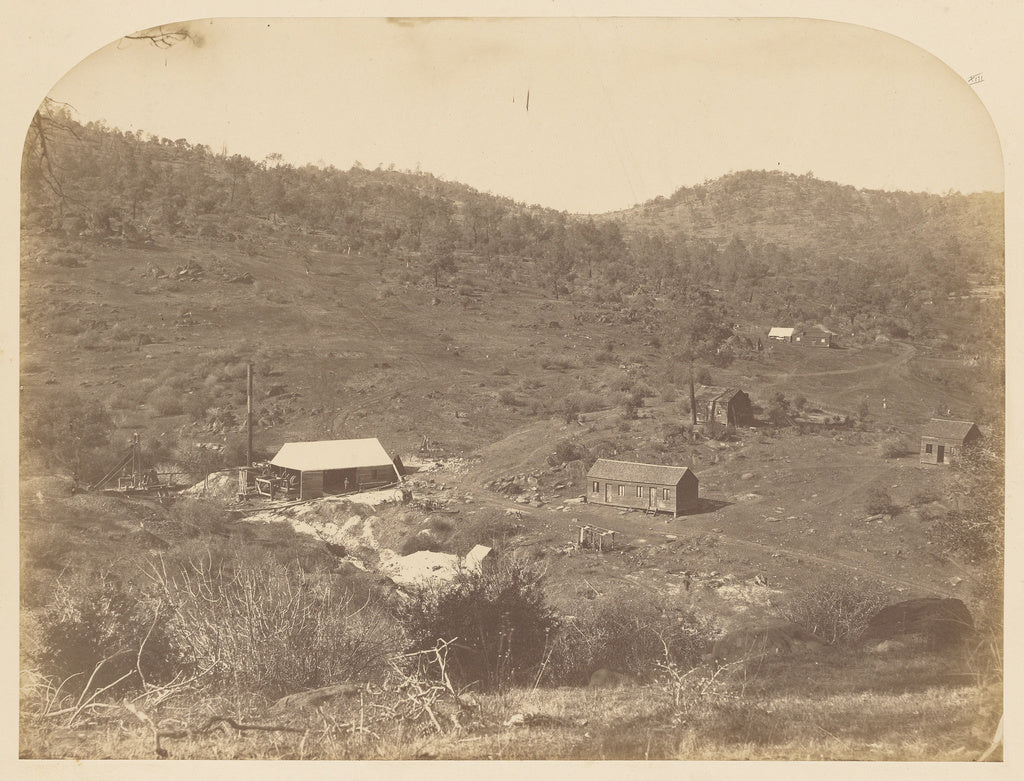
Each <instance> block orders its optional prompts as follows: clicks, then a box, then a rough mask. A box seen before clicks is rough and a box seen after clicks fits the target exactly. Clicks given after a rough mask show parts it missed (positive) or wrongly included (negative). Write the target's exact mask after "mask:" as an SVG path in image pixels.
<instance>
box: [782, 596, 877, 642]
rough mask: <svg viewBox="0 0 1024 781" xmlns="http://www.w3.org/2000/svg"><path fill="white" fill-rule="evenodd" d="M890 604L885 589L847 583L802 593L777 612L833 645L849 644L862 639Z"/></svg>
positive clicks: (786, 602)
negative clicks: (872, 618)
mask: <svg viewBox="0 0 1024 781" xmlns="http://www.w3.org/2000/svg"><path fill="white" fill-rule="evenodd" d="M887 602H888V600H887V598H886V596H885V594H884V592H883V591H882V590H881V588H879V587H877V586H873V585H866V584H861V583H854V582H852V581H846V580H832V581H829V582H827V583H824V584H821V585H818V586H815V587H814V588H809V589H806V590H803V591H799V592H797V593H795V594H793V595H792V596H790V597H789V598H788V599H787V601H785V602H784V603H781V604H777V605H776V606H775V607H776V610H777V611H778V613H779V615H780V616H782V617H783V618H785V619H786V620H787V621H792V622H793V623H794V624H798V625H800V626H801V627H803V628H804V629H806V630H807V631H809V632H811V633H812V634H814V635H816V636H818V637H820V638H821V639H822V640H824V641H825V642H826V643H828V644H829V645H848V644H851V643H855V642H856V641H857V640H859V639H860V637H861V635H862V634H863V633H864V630H865V629H866V628H867V625H868V622H869V620H870V619H871V617H872V616H873V615H874V614H875V613H877V612H878V611H879V610H880V609H881V608H883V607H884V606H885V605H886V603H887Z"/></svg>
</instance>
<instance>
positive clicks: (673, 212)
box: [22, 103, 1003, 334]
mask: <svg viewBox="0 0 1024 781" xmlns="http://www.w3.org/2000/svg"><path fill="white" fill-rule="evenodd" d="M23 193H24V195H23V202H22V218H23V226H24V228H25V229H27V230H30V231H41V232H44V233H49V234H55V235H58V236H63V237H65V238H73V239H75V240H79V239H82V238H94V239H98V240H111V239H115V240H121V241H128V242H139V243H154V244H160V243H167V242H173V241H174V240H175V239H176V238H201V239H206V240H210V241H215V242H230V243H232V244H233V245H234V246H236V247H239V248H241V249H243V250H244V251H246V252H251V253H252V254H258V253H259V252H260V249H261V247H265V246H267V245H268V244H274V245H275V246H284V247H288V248H290V249H294V250H295V251H296V253H297V254H299V255H301V254H302V253H304V252H309V251H328V252H336V253H339V252H340V253H357V254H361V255H365V256H369V257H374V258H378V259H380V261H381V263H382V264H383V265H382V267H383V266H387V265H389V264H390V265H391V266H392V267H393V268H395V269H402V270H403V273H405V272H408V271H409V270H410V269H411V270H413V272H415V274H417V275H418V276H419V277H420V278H423V279H426V280H430V281H432V282H433V284H434V286H437V285H439V284H442V283H450V282H451V280H452V279H453V278H454V275H456V274H457V271H458V269H459V268H460V266H464V265H465V264H467V263H469V262H471V263H473V264H475V265H482V266H483V267H484V268H486V269H488V271H489V272H493V274H494V276H495V277H496V278H501V279H504V280H508V281H509V282H510V284H513V285H514V286H517V287H520V288H522V287H523V286H524V285H525V286H526V287H528V288H529V289H530V290H531V291H534V292H539V293H540V294H542V295H545V296H550V297H553V298H559V297H564V296H571V297H574V298H580V299H591V300H594V301H601V302H621V301H622V300H623V299H624V298H626V297H629V296H636V295H638V294H639V295H650V296H655V297H668V298H669V299H679V300H683V299H685V297H686V296H687V295H689V294H690V293H692V292H693V291H694V289H704V290H708V289H711V290H715V291H718V292H717V295H720V296H722V297H723V298H725V299H727V303H729V304H730V305H731V310H732V314H733V316H734V317H735V318H737V319H751V318H757V319H759V320H765V319H780V320H785V321H787V322H796V323H799V322H815V323H827V324H829V326H830V327H833V328H840V327H847V328H850V329H852V328H853V327H854V326H855V325H856V324H857V322H858V319H859V318H860V319H863V318H865V317H868V318H873V319H874V320H876V321H877V320H878V319H879V318H883V319H884V320H885V321H886V323H887V325H885V327H886V328H888V329H889V330H894V331H895V332H896V333H904V332H906V333H912V334H913V333H917V334H923V333H926V332H929V333H930V332H934V330H935V329H933V328H931V326H930V325H929V323H930V321H931V320H932V319H934V317H935V316H937V315H936V314H935V313H934V312H932V311H930V310H929V309H928V307H933V306H934V303H935V302H936V301H938V300H946V299H948V298H949V297H951V296H952V297H962V296H965V295H966V294H967V293H968V292H969V291H970V289H971V287H972V285H975V286H976V285H978V284H982V283H990V284H1000V283H1001V281H1002V263H1003V230H1002V224H1003V198H1002V195H1001V194H995V193H981V194H972V195H961V194H956V193H950V194H947V195H943V196H939V195H931V194H926V193H905V192H882V191H869V190H857V189H855V188H853V187H849V186H842V185H839V184H836V183H834V182H823V181H820V180H818V179H815V178H814V177H813V176H811V175H810V174H805V175H803V176H796V175H793V174H785V173H777V172H764V171H761V172H758V171H745V172H740V173H730V174H728V175H726V176H723V177H721V178H719V179H717V180H714V181H708V182H705V183H704V184H701V185H698V186H696V187H689V188H685V187H684V188H681V189H679V190H678V191H676V192H675V193H674V194H673V195H672V196H670V197H668V198H656V199H654V200H653V201H649V202H647V203H645V204H643V205H640V206H637V207H634V208H631V209H628V210H625V211H620V212H615V213H611V214H606V215H590V216H587V215H569V214H566V213H564V212H558V211H555V210H553V209H547V208H543V207H541V206H537V205H525V204H522V203H516V202H514V201H512V200H511V199H508V198H503V197H500V196H494V195H491V194H487V193H481V192H479V191H477V190H474V189H473V188H471V187H468V186H466V185H463V184H459V183H456V182H448V181H444V180H442V179H440V178H438V177H436V176H434V175H432V174H429V173H421V172H410V171H397V170H394V168H393V167H388V168H382V167H378V168H377V169H375V170H367V169H365V168H363V167H362V166H360V165H358V164H357V165H355V166H353V167H352V168H351V169H350V170H348V171H341V170H338V169H336V168H334V167H331V166H327V167H321V166H314V165H306V166H301V167H296V166H292V165H289V164H287V163H284V162H283V160H282V158H281V156H280V155H269V156H268V157H267V158H266V159H264V160H262V161H258V162H257V161H254V160H251V159H249V158H246V157H243V156H240V155H228V154H226V153H221V154H217V153H215V152H213V151H212V150H211V149H210V148H209V147H207V146H204V145H201V144H193V143H190V142H189V141H188V140H186V139H177V140H173V141H172V140H170V139H166V138H157V137H155V136H152V135H147V134H145V133H143V132H142V131H139V132H135V133H127V132H123V131H120V130H117V129H114V128H110V127H107V126H106V125H105V124H104V123H102V122H99V123H97V122H90V123H88V124H84V125H83V124H81V123H79V122H77V121H75V120H74V119H73V118H72V117H71V116H70V115H69V114H68V112H67V111H66V110H64V109H63V108H62V107H60V106H58V105H56V104H51V103H47V104H44V106H43V107H42V108H41V109H40V111H39V112H38V113H37V114H36V116H35V118H34V120H33V122H32V125H31V128H30V131H29V133H28V136H27V140H26V148H25V156H24V164H23ZM513 270H518V271H519V272H520V273H518V274H513V273H512V272H513ZM940 319H941V320H942V322H943V323H945V325H944V328H947V329H948V327H949V326H948V323H949V320H950V319H949V318H948V317H946V316H945V315H944V314H943V316H942V317H941V318H940ZM967 320H970V317H968V318H967ZM996 325H997V326H998V324H996Z"/></svg>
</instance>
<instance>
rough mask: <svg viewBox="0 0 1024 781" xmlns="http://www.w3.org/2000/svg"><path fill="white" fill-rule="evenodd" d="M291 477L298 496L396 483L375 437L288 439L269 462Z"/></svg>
mask: <svg viewBox="0 0 1024 781" xmlns="http://www.w3.org/2000/svg"><path fill="white" fill-rule="evenodd" d="M270 464H271V466H273V467H276V468H277V469H279V470H282V471H284V472H285V473H286V474H287V475H288V476H289V477H295V478H296V481H297V483H298V498H299V499H315V498H316V497H318V496H323V495H324V494H343V493H350V492H353V491H366V490H369V489H371V488H380V487H382V486H385V485H391V484H393V483H397V482H398V480H399V475H398V470H397V469H395V464H394V462H393V461H392V460H391V457H390V456H389V455H388V454H387V451H385V450H384V448H383V446H382V445H381V444H380V442H379V441H378V440H377V439H373V438H371V439H332V440H326V441H321V442H288V443H286V444H285V445H284V447H282V448H281V449H280V450H279V451H278V453H277V455H276V456H274V458H273V459H272V460H271V462H270Z"/></svg>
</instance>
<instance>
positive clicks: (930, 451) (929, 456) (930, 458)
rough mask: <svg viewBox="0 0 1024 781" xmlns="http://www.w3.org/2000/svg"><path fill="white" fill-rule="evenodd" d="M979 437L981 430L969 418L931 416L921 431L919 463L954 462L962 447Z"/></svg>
mask: <svg viewBox="0 0 1024 781" xmlns="http://www.w3.org/2000/svg"><path fill="white" fill-rule="evenodd" d="M979 439H981V431H979V430H978V427H977V426H976V425H975V424H974V423H973V422H972V421H970V420H944V419H942V418H932V419H931V420H930V421H929V422H928V424H927V425H926V426H925V427H924V430H923V431H922V432H921V463H922V464H953V463H956V462H957V461H958V460H959V459H960V457H961V455H962V454H963V449H964V447H965V446H966V445H969V444H971V443H972V442H976V441H977V440H979Z"/></svg>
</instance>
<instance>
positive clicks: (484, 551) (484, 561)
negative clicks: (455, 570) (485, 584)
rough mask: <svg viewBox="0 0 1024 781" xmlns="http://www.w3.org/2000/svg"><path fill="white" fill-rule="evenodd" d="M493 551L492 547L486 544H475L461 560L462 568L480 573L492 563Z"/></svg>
mask: <svg viewBox="0 0 1024 781" xmlns="http://www.w3.org/2000/svg"><path fill="white" fill-rule="evenodd" d="M494 559H495V553H494V549H493V548H488V547H487V546H486V545H477V546H475V547H474V548H473V550H471V551H470V552H469V553H467V554H466V558H465V559H463V561H462V568H463V569H464V570H466V571H467V572H472V573H474V574H477V575H482V574H484V572H486V571H487V568H488V567H490V566H492V565H493V564H494Z"/></svg>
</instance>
